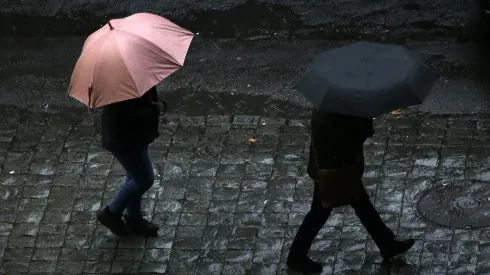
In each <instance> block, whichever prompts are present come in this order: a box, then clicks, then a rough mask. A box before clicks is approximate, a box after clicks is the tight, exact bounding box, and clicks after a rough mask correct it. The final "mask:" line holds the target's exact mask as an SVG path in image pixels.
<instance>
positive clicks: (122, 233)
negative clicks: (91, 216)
mask: <svg viewBox="0 0 490 275" xmlns="http://www.w3.org/2000/svg"><path fill="white" fill-rule="evenodd" d="M97 220H98V221H99V222H100V223H101V224H102V225H104V226H105V227H107V229H109V230H110V231H111V232H112V234H114V235H116V236H118V237H129V236H130V233H129V231H128V229H127V228H126V225H125V224H124V221H123V219H122V216H119V215H116V214H114V213H112V212H111V210H110V209H109V206H106V207H105V208H104V209H101V210H99V211H97Z"/></svg>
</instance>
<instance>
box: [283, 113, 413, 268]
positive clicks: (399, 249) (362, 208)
mask: <svg viewBox="0 0 490 275" xmlns="http://www.w3.org/2000/svg"><path fill="white" fill-rule="evenodd" d="M373 133H374V128H373V119H371V118H361V117H354V116H348V115H341V114H334V113H326V112H323V111H319V110H314V111H313V113H312V116H311V135H312V141H314V142H312V144H313V146H315V148H314V150H313V148H312V147H311V146H310V156H309V163H308V168H307V171H308V175H309V176H310V177H311V178H312V179H313V180H314V181H315V183H314V194H313V201H312V203H311V209H310V211H309V212H308V213H307V214H306V216H305V218H304V220H303V222H302V224H301V226H300V228H299V230H298V232H297V234H296V237H295V238H294V241H293V243H292V245H291V249H290V252H289V255H288V258H287V265H288V267H289V268H291V269H293V270H296V271H301V272H313V273H316V272H321V271H322V269H323V267H322V265H321V264H319V263H316V262H314V261H313V260H311V259H310V258H308V256H307V254H308V251H309V249H310V247H311V245H312V242H313V240H314V239H315V237H316V235H317V234H318V232H319V231H320V229H321V228H322V227H323V225H324V224H325V222H326V221H327V219H328V217H329V216H330V213H332V209H329V208H323V206H322V203H321V197H320V193H319V183H318V169H334V168H346V167H358V168H359V169H360V172H361V173H360V175H362V173H364V156H363V155H364V148H363V143H364V142H365V141H366V139H367V138H368V137H371V136H372V135H373ZM314 152H316V154H315V153H314ZM315 157H316V158H315ZM359 184H361V185H362V181H361V178H359ZM351 206H352V207H353V208H354V210H355V212H356V215H357V216H358V217H359V219H360V221H361V223H362V224H363V225H364V227H365V228H366V229H367V231H368V233H369V235H371V237H372V238H373V240H374V242H375V243H376V244H377V246H378V247H379V249H380V252H381V255H382V257H383V259H384V260H390V259H392V258H393V257H394V256H396V255H398V254H400V253H403V252H406V251H407V250H408V249H410V248H411V247H412V246H413V245H414V243H415V241H414V240H413V239H409V240H404V241H397V240H396V239H395V235H394V234H393V232H392V231H391V230H390V229H389V228H388V227H387V226H386V225H385V223H384V222H383V220H382V219H381V217H380V216H379V214H378V212H377V211H376V209H375V208H374V206H373V205H372V203H371V201H370V199H369V196H368V193H367V192H366V190H365V189H364V187H362V190H361V198H360V201H359V202H358V203H356V204H353V205H351Z"/></svg>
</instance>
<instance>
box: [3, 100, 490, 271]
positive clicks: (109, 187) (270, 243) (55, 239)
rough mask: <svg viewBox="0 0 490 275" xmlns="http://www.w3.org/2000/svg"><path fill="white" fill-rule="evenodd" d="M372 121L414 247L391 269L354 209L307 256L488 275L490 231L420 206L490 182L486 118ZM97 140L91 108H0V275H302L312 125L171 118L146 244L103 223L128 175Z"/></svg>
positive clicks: (489, 122) (370, 147)
mask: <svg viewBox="0 0 490 275" xmlns="http://www.w3.org/2000/svg"><path fill="white" fill-rule="evenodd" d="M376 124H377V126H376V129H377V132H376V136H375V137H373V138H372V139H370V140H369V142H367V144H366V164H367V166H366V173H365V185H366V186H367V188H368V190H369V192H370V193H371V194H372V199H373V200H374V201H375V204H376V206H377V208H378V209H379V211H380V212H382V213H383V218H384V220H385V221H386V222H387V223H388V224H389V225H390V227H391V228H393V230H394V231H395V232H396V233H397V234H398V236H400V237H414V238H416V239H417V240H418V241H417V244H416V246H415V247H414V248H413V249H412V250H411V251H410V252H409V253H408V254H407V255H406V256H405V257H404V258H403V259H404V260H403V261H397V262H395V263H393V264H392V265H390V266H382V265H381V264H380V262H381V261H380V260H381V258H380V256H379V254H378V252H377V248H376V247H375V245H374V243H373V241H372V240H370V239H369V238H368V236H367V233H366V231H365V230H364V228H363V227H362V226H361V224H360V222H359V221H358V219H357V218H356V216H355V214H354V212H353V210H352V209H350V208H345V209H343V208H342V209H338V210H335V213H334V214H333V215H332V217H331V218H330V219H329V221H328V224H327V225H326V226H325V227H324V228H323V230H322V232H321V234H320V235H319V236H318V238H317V240H316V241H315V243H314V245H313V248H312V251H311V256H312V257H313V258H314V259H315V260H318V261H321V262H323V263H324V264H325V269H324V273H323V274H490V260H489V259H490V230H489V229H488V228H470V227H468V228H464V227H463V228H457V229H454V228H450V227H441V226H437V225H435V224H433V223H431V222H429V221H426V220H423V219H422V218H421V215H420V214H419V213H418V211H417V199H418V197H419V196H420V194H422V192H424V191H426V190H428V189H429V188H432V187H438V186H439V187H440V186H452V185H461V186H466V185H471V184H478V183H479V184H482V185H484V186H486V184H488V181H489V179H490V172H489V169H490V168H489V166H490V165H489V164H490V156H489V154H488V153H487V151H488V150H489V149H490V118H485V117H473V116H472V117H453V118H442V117H411V118H410V117H399V118H396V117H386V118H383V119H379V120H377V121H376ZM97 132H98V131H97V130H96V127H94V126H93V125H92V121H91V119H90V118H89V117H88V116H87V115H86V113H83V114H80V113H79V112H70V111H64V112H34V113H25V112H20V111H18V110H16V109H10V108H3V107H2V109H1V111H0V167H1V169H0V257H1V266H0V274H116V273H119V274H203V275H204V274H234V275H238V274H265V275H269V274H270V275H272V274H281V275H282V274H294V273H288V271H287V270H286V268H285V264H284V262H285V256H286V255H287V252H288V249H289V246H290V244H291V241H292V238H293V237H294V234H295V232H296V230H297V228H298V226H299V224H300V222H301V220H302V218H303V216H304V215H305V213H306V212H307V211H308V208H309V203H310V201H311V193H312V183H311V181H310V180H309V179H308V177H307V175H306V171H305V170H306V169H305V167H306V159H307V154H308V152H307V150H308V138H309V132H308V121H304V120H286V119H281V118H263V117H252V116H240V115H235V116H208V117H178V116H175V117H169V118H168V124H166V125H162V129H161V132H162V136H161V138H159V139H158V141H157V142H155V143H154V144H153V145H152V146H151V152H152V155H153V160H154V168H155V171H156V174H157V175H158V176H157V179H156V182H155V185H154V187H153V188H152V189H151V190H150V191H149V192H148V193H147V194H146V197H145V200H144V208H145V211H146V213H147V214H148V216H150V217H151V218H152V220H153V221H154V222H156V223H158V224H160V225H161V226H162V228H161V230H160V237H158V238H155V239H149V240H144V239H133V238H130V239H117V238H115V237H114V236H111V235H110V234H109V233H108V231H107V230H106V229H105V228H103V227H101V226H100V225H98V224H96V223H95V220H94V213H95V211H97V210H98V209H99V208H100V207H102V206H104V205H105V204H106V203H107V202H108V201H109V200H110V199H111V198H112V197H113V196H114V195H115V193H116V192H117V190H118V188H119V186H120V185H121V183H122V180H123V177H124V173H123V170H122V169H121V167H120V166H119V165H118V164H117V163H116V162H114V160H113V159H112V157H111V156H110V155H109V154H108V153H107V152H105V151H104V150H103V149H102V148H101V147H100V144H99V138H98V133H97ZM251 137H252V138H254V139H255V142H250V141H249V139H250V138H251ZM484 188H490V186H489V187H484ZM465 205H470V206H471V204H465ZM436 206H437V205H436ZM439 207H444V205H442V206H439ZM470 208H471V207H470ZM439 210H441V211H444V209H441V208H439ZM431 211H437V207H435V210H431ZM475 211H478V208H476V209H475ZM465 213H466V214H468V215H471V211H470V210H469V211H467V212H465Z"/></svg>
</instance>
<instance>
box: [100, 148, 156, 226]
mask: <svg viewBox="0 0 490 275" xmlns="http://www.w3.org/2000/svg"><path fill="white" fill-rule="evenodd" d="M112 154H113V155H114V157H115V158H116V159H117V160H118V161H119V163H121V165H122V166H123V168H124V170H126V181H125V183H124V185H123V186H122V188H121V190H120V191H119V193H118V194H117V195H116V197H115V198H114V200H113V201H112V202H111V203H110V204H109V209H110V210H111V211H112V212H113V213H116V214H122V213H123V212H124V210H126V212H127V214H128V216H130V217H138V216H140V215H141V214H142V213H141V199H142V198H141V197H142V196H143V194H144V193H145V192H146V191H148V189H150V187H151V186H152V185H153V182H154V174H153V166H152V164H151V158H150V154H149V152H148V147H145V148H143V149H141V150H134V151H124V152H112Z"/></svg>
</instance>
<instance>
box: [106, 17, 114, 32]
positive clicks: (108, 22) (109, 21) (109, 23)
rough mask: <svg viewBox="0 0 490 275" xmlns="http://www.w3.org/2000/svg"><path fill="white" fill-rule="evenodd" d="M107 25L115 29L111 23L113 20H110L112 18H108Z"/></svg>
mask: <svg viewBox="0 0 490 275" xmlns="http://www.w3.org/2000/svg"><path fill="white" fill-rule="evenodd" d="M107 25H109V28H110V29H111V30H113V29H114V27H113V26H112V24H111V20H110V19H107Z"/></svg>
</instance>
